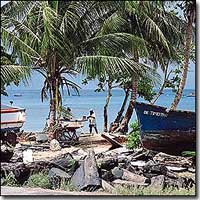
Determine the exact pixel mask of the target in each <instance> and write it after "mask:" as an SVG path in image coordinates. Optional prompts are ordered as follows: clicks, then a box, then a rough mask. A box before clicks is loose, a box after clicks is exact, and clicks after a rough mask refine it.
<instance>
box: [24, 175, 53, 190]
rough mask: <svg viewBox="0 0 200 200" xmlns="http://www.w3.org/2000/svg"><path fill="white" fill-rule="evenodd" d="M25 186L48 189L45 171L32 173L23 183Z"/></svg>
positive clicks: (49, 186) (49, 185)
mask: <svg viewBox="0 0 200 200" xmlns="http://www.w3.org/2000/svg"><path fill="white" fill-rule="evenodd" d="M24 186H26V187H40V188H44V189H50V188H51V184H50V183H49V180H48V175H47V174H45V173H41V172H40V173H38V174H33V175H31V176H30V177H29V179H28V180H27V181H26V182H25V183H24Z"/></svg>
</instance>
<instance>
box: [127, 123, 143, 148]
mask: <svg viewBox="0 0 200 200" xmlns="http://www.w3.org/2000/svg"><path fill="white" fill-rule="evenodd" d="M130 128H131V129H132V130H131V132H130V133H129V135H128V140H127V144H126V146H127V148H128V149H134V148H137V147H139V146H140V131H139V130H140V128H139V124H138V121H137V120H136V121H135V122H133V123H132V124H131V125H130Z"/></svg>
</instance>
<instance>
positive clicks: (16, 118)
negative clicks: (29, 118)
mask: <svg viewBox="0 0 200 200" xmlns="http://www.w3.org/2000/svg"><path fill="white" fill-rule="evenodd" d="M25 120H26V118H25V109H24V108H19V107H13V106H7V105H2V104H1V132H5V131H19V129H20V128H21V127H22V126H23V124H24V122H25Z"/></svg>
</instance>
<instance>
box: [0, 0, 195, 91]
mask: <svg viewBox="0 0 200 200" xmlns="http://www.w3.org/2000/svg"><path fill="white" fill-rule="evenodd" d="M7 2H8V1H1V6H2V5H4V4H5V3H7ZM195 71H196V69H195V64H194V63H190V69H189V72H188V76H187V81H186V85H185V89H195ZM158 72H159V73H160V75H161V76H162V77H163V73H162V71H161V70H159V71H158ZM83 78H84V77H83V76H78V77H76V78H74V79H73V81H75V82H76V83H77V84H78V85H79V86H80V87H81V88H82V89H95V87H96V85H97V83H98V81H97V80H95V81H90V82H89V83H88V84H87V85H82V84H81V82H82V79H83ZM42 85H43V77H42V76H41V75H40V74H39V73H38V72H33V73H32V76H31V80H30V81H29V85H24V84H23V83H20V85H19V86H18V87H16V86H14V85H11V86H9V87H8V89H9V88H10V89H20V90H21V89H27V90H30V89H41V88H42Z"/></svg>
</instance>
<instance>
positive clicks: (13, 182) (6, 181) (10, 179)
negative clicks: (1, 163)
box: [1, 172, 20, 187]
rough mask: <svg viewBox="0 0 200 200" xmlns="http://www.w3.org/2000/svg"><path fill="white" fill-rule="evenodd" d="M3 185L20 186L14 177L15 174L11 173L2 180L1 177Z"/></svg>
mask: <svg viewBox="0 0 200 200" xmlns="http://www.w3.org/2000/svg"><path fill="white" fill-rule="evenodd" d="M1 180H2V182H1V185H5V186H13V187H14V186H16V187H17V186H20V185H19V184H18V183H17V180H16V179H15V177H14V174H13V173H12V172H11V173H9V174H8V175H7V176H6V177H5V178H2V177H1Z"/></svg>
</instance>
